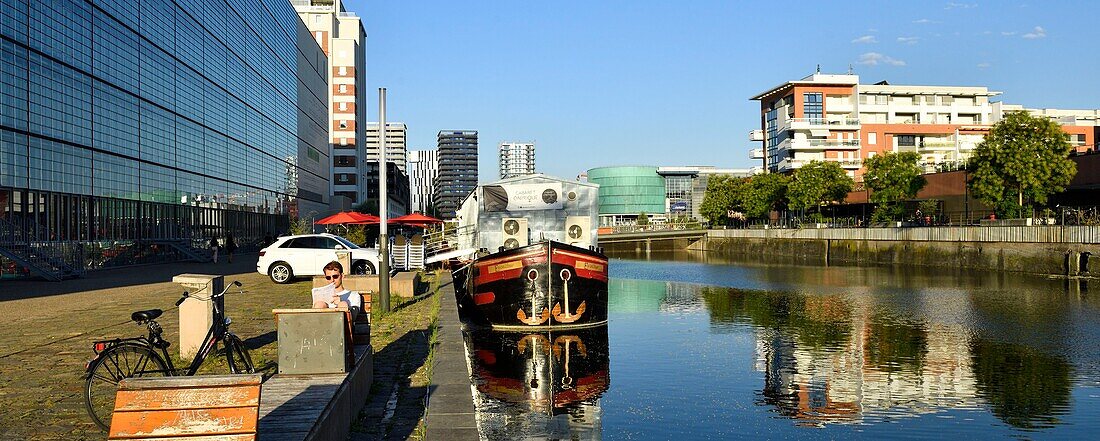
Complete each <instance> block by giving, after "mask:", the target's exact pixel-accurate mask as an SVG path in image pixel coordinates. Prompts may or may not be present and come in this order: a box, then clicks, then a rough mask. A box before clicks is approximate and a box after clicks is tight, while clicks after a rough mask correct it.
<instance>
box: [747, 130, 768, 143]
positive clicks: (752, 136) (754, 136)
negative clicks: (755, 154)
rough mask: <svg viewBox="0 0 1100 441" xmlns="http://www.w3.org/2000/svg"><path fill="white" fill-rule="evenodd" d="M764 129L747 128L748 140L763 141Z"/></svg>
mask: <svg viewBox="0 0 1100 441" xmlns="http://www.w3.org/2000/svg"><path fill="white" fill-rule="evenodd" d="M763 140H764V131H763V130H760V129H756V130H749V141H763Z"/></svg>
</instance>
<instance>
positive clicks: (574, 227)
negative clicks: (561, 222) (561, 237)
mask: <svg viewBox="0 0 1100 441" xmlns="http://www.w3.org/2000/svg"><path fill="white" fill-rule="evenodd" d="M565 236H566V237H565V241H566V242H568V243H569V244H570V245H575V246H578V247H581V248H587V247H588V246H589V245H593V243H592V218H590V217H588V216H566V218H565Z"/></svg>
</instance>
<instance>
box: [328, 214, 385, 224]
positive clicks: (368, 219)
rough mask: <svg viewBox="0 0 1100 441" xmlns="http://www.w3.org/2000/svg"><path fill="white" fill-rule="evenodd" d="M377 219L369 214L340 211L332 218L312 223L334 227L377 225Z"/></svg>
mask: <svg viewBox="0 0 1100 441" xmlns="http://www.w3.org/2000/svg"><path fill="white" fill-rule="evenodd" d="M378 221H379V219H378V217H376V216H371V215H369V214H363V213H359V212H356V211H342V212H339V213H336V214H334V215H332V216H329V217H326V218H324V219H321V220H318V221H317V222H314V223H316V224H320V225H336V224H370V223H378Z"/></svg>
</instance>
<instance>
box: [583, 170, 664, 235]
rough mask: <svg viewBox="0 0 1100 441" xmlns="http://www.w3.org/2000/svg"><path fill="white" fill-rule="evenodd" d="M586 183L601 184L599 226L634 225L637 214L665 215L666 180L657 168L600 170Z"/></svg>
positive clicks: (592, 172)
mask: <svg viewBox="0 0 1100 441" xmlns="http://www.w3.org/2000/svg"><path fill="white" fill-rule="evenodd" d="M588 182H592V183H595V184H600V225H615V224H617V223H620V222H629V223H633V222H634V221H635V219H636V218H637V216H638V214H639V213H643V212H644V213H647V214H650V215H652V214H658V215H662V216H663V215H664V213H665V179H664V178H663V177H662V176H661V175H658V174H657V167H649V166H624V167H599V168H594V169H591V170H588Z"/></svg>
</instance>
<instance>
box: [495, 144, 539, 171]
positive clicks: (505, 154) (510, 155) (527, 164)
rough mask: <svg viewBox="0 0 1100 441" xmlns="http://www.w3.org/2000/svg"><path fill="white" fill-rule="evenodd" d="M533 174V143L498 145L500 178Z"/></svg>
mask: <svg viewBox="0 0 1100 441" xmlns="http://www.w3.org/2000/svg"><path fill="white" fill-rule="evenodd" d="M533 174H535V143H534V142H502V143H500V178H501V179H507V178H511V177H515V176H523V175H533Z"/></svg>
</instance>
